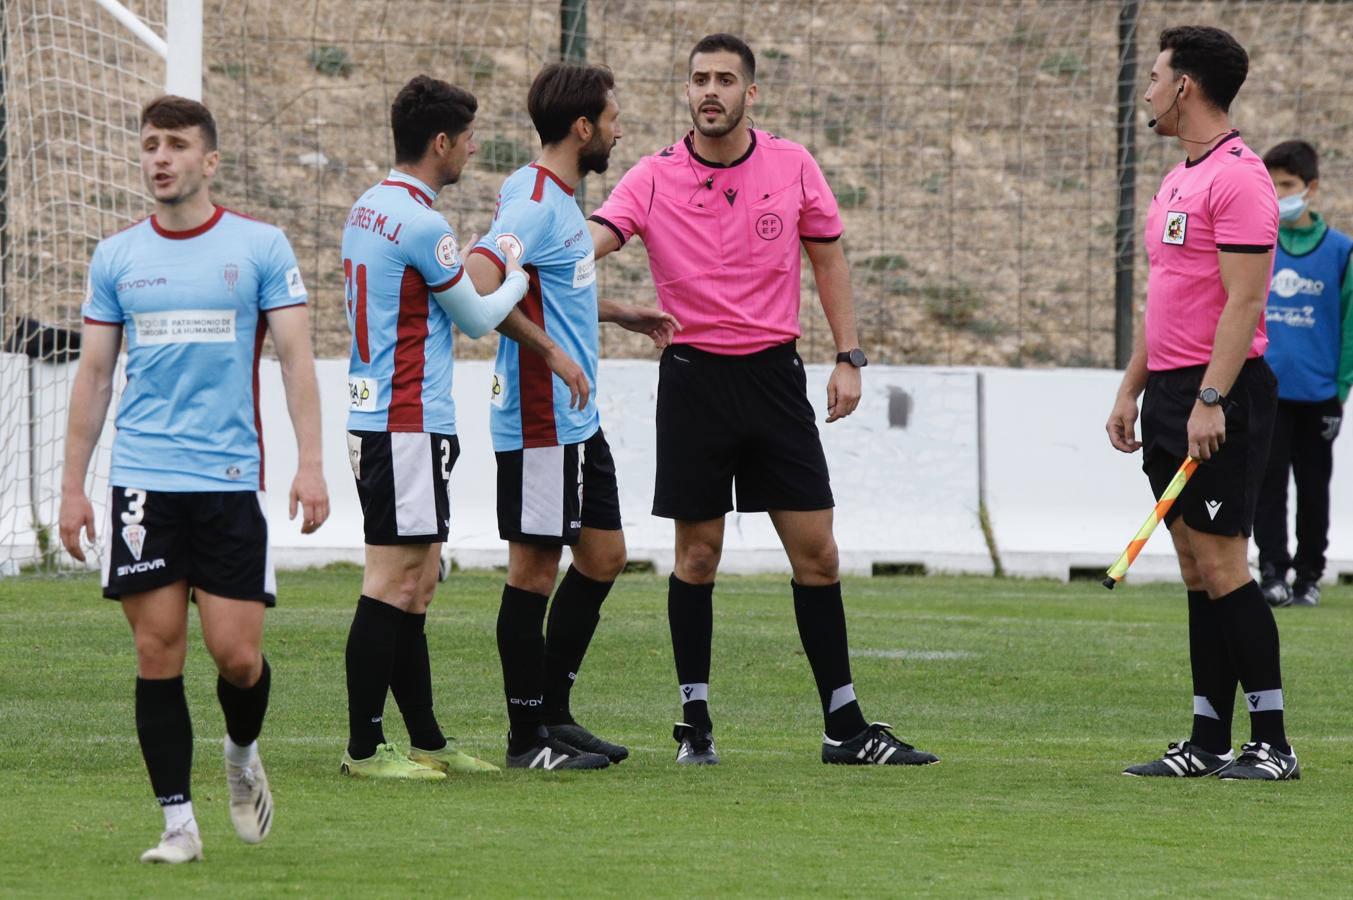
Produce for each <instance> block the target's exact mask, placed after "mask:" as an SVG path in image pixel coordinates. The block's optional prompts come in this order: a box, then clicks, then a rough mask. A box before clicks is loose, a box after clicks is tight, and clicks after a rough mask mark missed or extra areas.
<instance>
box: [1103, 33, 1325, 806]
mask: <svg viewBox="0 0 1353 900" xmlns="http://www.w3.org/2000/svg"><path fill="white" fill-rule="evenodd" d="M1248 70H1249V57H1248V56H1247V55H1246V53H1245V49H1244V48H1243V47H1241V46H1240V44H1238V43H1237V42H1236V40H1235V38H1233V37H1231V35H1229V34H1227V33H1226V32H1224V31H1221V30H1219V29H1216V28H1202V27H1195V26H1183V27H1179V28H1170V29H1167V30H1165V31H1164V32H1162V33H1161V36H1160V55H1159V56H1158V57H1157V58H1156V62H1155V65H1154V66H1152V68H1151V84H1150V86H1149V87H1148V88H1147V90H1146V98H1145V99H1146V103H1147V105H1148V106H1150V108H1151V115H1152V116H1153V118H1152V120H1151V126H1152V127H1153V128H1154V129H1155V131H1156V133H1157V134H1159V135H1162V136H1164V137H1173V138H1175V139H1176V140H1177V141H1179V144H1180V146H1181V148H1182V149H1183V150H1184V152H1185V153H1186V154H1187V156H1188V158H1187V159H1186V160H1184V161H1183V162H1180V163H1179V165H1177V166H1175V167H1174V168H1173V169H1171V170H1170V172H1169V174H1167V175H1166V176H1165V180H1164V181H1163V182H1161V186H1160V190H1159V191H1158V192H1157V193H1156V196H1155V197H1154V198H1152V200H1151V209H1150V212H1149V213H1148V214H1147V217H1146V236H1145V240H1146V253H1147V258H1148V260H1149V261H1150V264H1151V275H1150V280H1149V281H1148V282H1147V288H1146V327H1145V329H1144V334H1143V332H1142V331H1139V332H1138V334H1139V335H1140V337H1139V339H1138V341H1137V346H1136V347H1135V349H1134V351H1133V354H1132V359H1131V361H1130V362H1129V363H1128V367H1127V372H1126V373H1124V375H1123V382H1122V386H1121V387H1120V388H1119V391H1118V398H1117V400H1116V402H1115V403H1114V407H1113V412H1112V414H1111V415H1110V416H1109V421H1108V425H1107V428H1108V432H1109V441H1110V442H1111V443H1112V444H1113V446H1114V447H1116V448H1117V449H1119V450H1121V451H1123V452H1124V453H1132V452H1134V451H1135V450H1137V449H1139V448H1141V449H1142V469H1143V470H1145V472H1146V474H1147V477H1148V478H1149V479H1150V481H1151V488H1152V490H1153V491H1154V492H1155V494H1156V496H1157V497H1159V496H1160V495H1161V493H1162V492H1163V491H1164V490H1165V486H1166V485H1167V484H1168V483H1169V481H1170V479H1171V478H1172V476H1173V475H1174V472H1175V470H1176V469H1177V468H1178V467H1179V465H1180V464H1181V463H1182V462H1183V460H1184V458H1185V457H1186V456H1188V457H1193V458H1194V459H1197V460H1200V462H1199V465H1198V470H1197V472H1196V473H1195V474H1194V476H1193V479H1192V480H1191V481H1190V482H1189V484H1188V486H1187V487H1186V488H1185V489H1184V492H1183V493H1182V494H1180V495H1179V499H1178V500H1177V501H1176V502H1175V504H1174V506H1173V507H1172V508H1171V510H1170V514H1169V515H1168V516H1166V520H1165V521H1166V524H1167V525H1168V526H1169V528H1170V535H1171V537H1173V538H1174V545H1175V551H1176V552H1177V553H1178V555H1179V570H1180V573H1181V574H1182V575H1183V577H1184V584H1185V586H1186V587H1187V588H1188V601H1189V656H1190V659H1191V662H1192V665H1193V732H1192V734H1191V735H1190V736H1189V738H1188V740H1184V741H1180V742H1179V743H1172V744H1170V746H1169V748H1168V749H1167V750H1166V751H1165V754H1164V755H1163V756H1162V757H1161V758H1160V759H1156V760H1152V761H1150V762H1147V763H1142V764H1141V765H1135V766H1130V767H1128V768H1127V769H1126V770H1125V771H1124V774H1127V775H1159V776H1166V777H1182V778H1194V777H1204V776H1208V775H1217V776H1219V777H1221V778H1246V779H1264V780H1270V781H1281V780H1287V779H1295V778H1299V777H1301V769H1300V767H1299V766H1298V765H1297V757H1296V754H1295V753H1294V752H1293V751H1292V748H1291V746H1290V745H1289V744H1288V743H1287V734H1286V732H1285V731H1284V728H1283V691H1282V674H1281V668H1280V665H1279V659H1278V626H1277V624H1276V623H1275V622H1274V619H1273V613H1272V611H1271V610H1270V609H1269V607H1268V604H1267V603H1266V602H1265V601H1264V596H1263V594H1262V592H1261V591H1260V589H1259V585H1258V584H1256V583H1255V581H1254V579H1253V578H1252V577H1251V575H1250V568H1249V564H1248V562H1247V560H1246V552H1247V550H1248V547H1249V535H1250V530H1251V527H1252V526H1253V523H1254V510H1255V504H1256V502H1257V499H1258V495H1259V487H1260V484H1261V483H1262V481H1263V478H1264V467H1265V463H1266V461H1267V459H1268V449H1269V441H1270V439H1271V437H1272V433H1273V421H1274V415H1275V412H1276V410H1277V402H1278V393H1277V384H1278V382H1277V379H1276V378H1274V376H1273V372H1272V370H1271V369H1269V367H1268V364H1267V363H1265V362H1264V355H1263V354H1264V348H1265V347H1266V346H1267V345H1268V338H1267V336H1266V335H1265V331H1264V320H1263V311H1264V305H1265V302H1266V301H1267V299H1268V286H1269V278H1270V276H1271V274H1272V269H1273V247H1274V243H1275V242H1276V240H1277V236H1278V202H1277V197H1276V196H1275V194H1274V191H1273V182H1272V181H1271V180H1270V179H1269V177H1268V171H1267V170H1266V169H1265V168H1264V163H1263V161H1262V160H1260V158H1259V157H1258V156H1256V155H1255V154H1254V153H1253V152H1252V151H1251V150H1250V148H1249V147H1247V146H1245V143H1244V141H1242V140H1241V138H1240V132H1238V131H1236V130H1235V129H1233V128H1232V127H1231V122H1230V116H1229V114H1228V110H1229V109H1230V106H1231V101H1232V99H1234V98H1235V95H1236V92H1237V91H1239V90H1240V86H1241V84H1243V83H1244V81H1245V76H1246V74H1247V72H1248ZM1143 390H1145V391H1146V398H1145V400H1144V401H1143V404H1142V412H1141V417H1142V440H1141V442H1138V441H1137V440H1136V439H1135V437H1134V426H1135V423H1136V421H1137V398H1138V396H1139V395H1141V393H1142V391H1143ZM1237 682H1239V684H1240V686H1241V687H1243V688H1244V691H1245V693H1244V697H1245V707H1246V709H1247V710H1248V712H1249V714H1250V735H1251V737H1250V741H1249V743H1246V744H1245V745H1244V746H1243V747H1242V748H1241V753H1240V755H1239V757H1237V756H1236V755H1235V754H1234V753H1232V751H1231V713H1232V709H1233V708H1234V706H1235V697H1236V684H1237Z"/></svg>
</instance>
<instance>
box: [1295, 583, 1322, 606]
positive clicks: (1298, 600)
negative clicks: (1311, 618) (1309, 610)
mask: <svg viewBox="0 0 1353 900" xmlns="http://www.w3.org/2000/svg"><path fill="white" fill-rule="evenodd" d="M1292 605H1293V606H1319V605H1320V585H1318V584H1316V583H1315V582H1314V581H1302V580H1300V579H1298V580H1297V582H1296V583H1295V584H1293V585H1292Z"/></svg>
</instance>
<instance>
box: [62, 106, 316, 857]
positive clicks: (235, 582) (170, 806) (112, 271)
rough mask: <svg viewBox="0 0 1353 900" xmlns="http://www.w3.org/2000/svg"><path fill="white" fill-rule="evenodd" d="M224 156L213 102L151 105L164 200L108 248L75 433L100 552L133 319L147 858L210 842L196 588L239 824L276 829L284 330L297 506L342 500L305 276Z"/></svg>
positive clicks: (111, 587)
mask: <svg viewBox="0 0 1353 900" xmlns="http://www.w3.org/2000/svg"><path fill="white" fill-rule="evenodd" d="M219 160H220V155H219V154H218V153H217V150H216V123H215V122H214V120H213V119H212V116H211V113H210V112H209V111H208V110H207V108H206V107H205V106H203V105H202V104H201V103H198V102H197V101H195V100H188V99H185V98H182V97H173V96H166V97H160V98H158V99H156V100H153V101H151V102H150V103H149V104H148V105H147V106H146V107H145V109H144V110H143V111H142V114H141V171H142V174H143V175H144V177H145V181H146V188H147V190H149V191H150V192H151V194H152V196H153V197H154V199H155V212H154V214H153V215H152V216H150V218H148V219H143V220H142V221H140V222H138V223H137V224H135V225H133V226H131V227H130V228H127V229H125V230H123V231H120V232H118V233H117V234H115V235H113V236H111V237H109V238H106V239H104V240H103V241H101V242H100V243H99V245H98V247H97V248H96V249H95V250H94V258H93V260H92V261H91V262H90V266H89V292H88V296H87V298H86V299H85V303H84V308H83V313H84V321H85V326H84V331H83V335H82V343H81V351H82V355H81V359H80V368H79V370H78V372H77V374H76V376H75V383H74V385H73V387H72V390H71V400H70V421H69V426H68V430H67V435H66V450H65V470H64V472H63V477H62V485H61V522H60V529H61V540H62V543H63V544H64V545H65V547H66V549H67V550H68V551H69V552H70V554H71V555H72V556H73V557H75V558H76V559H78V560H81V561H83V560H84V558H85V556H84V549H83V547H82V546H81V542H80V535H81V532H82V531H83V532H85V533H86V534H87V535H88V537H89V540H90V541H93V540H95V536H96V535H95V526H94V510H93V507H92V506H91V505H90V502H89V498H88V497H87V496H86V495H85V487H84V485H85V478H86V474H87V472H88V469H89V459H90V456H91V455H92V453H93V450H94V446H95V444H96V443H97V442H98V438H99V432H100V431H102V429H103V422H104V417H105V415H106V414H107V411H108V404H109V401H110V399H111V397H112V388H113V373H114V371H115V370H116V367H117V359H118V350H119V349H120V347H121V343H122V337H123V333H124V332H125V334H126V337H127V383H126V386H125V387H124V389H123V393H122V400H121V402H120V403H119V405H118V411H117V419H116V423H117V435H116V437H115V438H114V440H113V467H112V472H111V474H110V478H109V481H110V484H111V488H110V490H109V501H108V517H107V519H106V521H105V524H104V525H103V536H104V541H105V549H104V554H103V594H104V596H105V597H108V598H110V599H114V600H120V601H121V603H122V611H123V613H124V614H125V615H126V617H127V621H128V622H129V623H130V624H131V628H132V636H133V639H134V641H135V643H136V662H137V679H136V733H137V737H138V738H139V739H140V743H141V753H142V755H143V756H144V757H145V761H146V769H147V770H148V772H149V774H150V783H151V786H152V788H153V789H154V791H155V794H156V797H157V799H158V800H159V802H160V805H161V807H162V809H163V811H164V817H165V830H164V834H163V835H162V836H161V838H160V843H159V845H158V846H156V847H152V848H151V849H149V850H147V851H146V852H145V853H144V854H142V855H141V861H142V862H161V863H181V862H190V861H192V860H195V859H201V858H202V840H201V837H200V834H199V831H198V826H197V822H196V820H195V818H194V816H193V805H192V797H191V793H190V791H189V775H190V769H191V766H192V753H193V732H192V724H191V721H190V720H189V716H188V704H187V701H186V700H185V699H184V693H183V663H184V658H185V655H186V653H187V630H188V599H189V592H190V591H191V593H192V599H193V600H195V601H196V602H197V606H198V612H199V614H200V617H201V620H202V637H203V641H204V643H205V644H206V645H207V650H208V651H209V652H210V653H211V655H212V658H213V659H214V660H215V662H216V668H217V671H218V673H219V675H218V677H217V682H216V694H217V697H218V698H219V700H220V702H221V709H222V711H223V712H224V713H225V724H226V739H225V768H226V780H227V785H228V789H229V794H230V813H231V818H232V820H233V821H234V825H235V831H236V833H237V834H238V835H239V837H240V838H241V839H242V840H244V841H246V842H248V843H257V842H259V841H261V840H263V838H265V837H266V836H267V835H268V832H269V830H270V828H271V827H272V816H273V804H272V794H271V792H270V791H269V790H268V779H267V775H266V773H265V772H264V769H263V764H262V762H261V761H260V759H259V756H258V735H259V733H260V731H261V730H262V727H263V716H264V713H265V712H266V711H267V708H268V692H269V685H270V682H271V676H270V673H269V669H268V663H267V660H266V659H264V658H263V655H262V653H261V652H260V644H261V640H262V636H263V612H264V609H265V608H266V607H269V606H272V605H273V604H274V602H275V599H276V598H275V593H276V590H277V589H276V586H275V582H274V578H273V569H272V560H271V557H270V555H269V553H268V522H267V517H266V513H265V508H266V507H265V504H264V498H263V435H262V433H261V425H260V423H261V419H260V414H259V387H258V364H259V357H260V354H261V351H262V347H263V336H264V333H265V332H267V331H271V332H272V335H273V343H274V345H275V346H276V349H277V356H278V359H279V360H280V361H281V364H282V382H283V385H284V387H285V389H286V395H287V406H288V409H289V410H290V413H291V421H292V425H293V426H294V428H295V431H296V442H297V450H298V458H299V468H298V470H297V473H296V478H295V480H294V481H293V483H292V485H291V516H292V518H295V516H296V511H297V506H298V505H299V506H300V507H301V509H302V511H303V514H304V520H303V525H302V528H301V530H302V532H304V533H306V534H309V533H310V532H312V531H314V530H315V529H316V528H318V527H319V526H320V525H321V524H323V522H324V520H325V519H326V518H327V517H328V515H329V497H328V491H327V489H326V487H325V484H324V476H323V474H322V467H321V459H320V414H319V392H318V388H317V386H316V383H315V364H314V357H313V355H312V353H311V348H310V328H309V314H308V313H307V311H306V291H305V285H304V283H303V282H302V281H301V273H300V269H299V268H298V267H297V265H296V257H295V255H294V254H293V253H292V252H291V247H290V245H289V244H288V243H287V239H286V236H285V235H284V234H282V232H281V231H280V230H279V229H277V228H274V227H273V226H271V225H266V224H264V223H262V222H258V221H255V220H253V219H250V218H249V217H247V216H243V215H240V214H239V213H236V212H232V211H230V210H227V209H224V208H223V207H220V206H216V205H215V204H214V203H212V200H211V196H210V193H209V190H208V183H209V181H210V180H211V176H212V175H213V174H214V173H215V172H216V167H217V164H218V162H219Z"/></svg>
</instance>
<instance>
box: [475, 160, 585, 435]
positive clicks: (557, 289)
mask: <svg viewBox="0 0 1353 900" xmlns="http://www.w3.org/2000/svg"><path fill="white" fill-rule="evenodd" d="M499 238H506V239H507V241H508V243H510V244H512V245H514V246H515V247H518V248H520V251H521V252H520V254H519V256H520V259H521V262H522V268H524V269H525V270H526V274H527V277H528V279H529V281H530V286H529V287H528V288H527V290H526V296H525V297H523V298H522V301H521V304H520V306H519V308H520V309H521V310H522V312H524V313H525V314H526V317H527V318H528V319H530V320H531V321H532V322H535V323H536V324H537V325H539V326H540V327H541V328H543V329H544V330H545V333H546V334H548V335H549V336H550V339H551V340H553V341H554V342H555V343H556V344H558V345H559V347H560V348H561V349H562V350H563V351H564V352H565V353H567V354H568V355H569V356H571V357H572V358H573V359H574V360H575V361H576V362H577V363H578V365H580V366H582V369H583V372H584V373H586V375H587V380H588V381H589V382H590V383H591V384H592V386H593V396H592V399H590V400H589V401H588V403H587V406H585V407H583V408H582V409H580V410H579V409H570V408H569V392H568V385H566V384H565V383H564V381H563V379H561V378H559V377H558V376H556V375H555V374H554V373H553V372H551V371H550V369H549V367H548V366H547V365H545V360H544V359H543V358H542V357H540V356H539V355H538V354H536V353H534V352H532V351H530V350H526V351H523V350H522V348H521V346H520V345H519V344H518V343H517V342H516V341H513V340H510V339H509V338H506V337H502V338H500V339H499V341H498V358H497V360H496V361H495V363H494V374H493V394H492V396H491V398H490V407H489V425H490V427H491V430H492V432H493V449H494V450H497V451H505V450H520V449H522V448H523V447H550V446H554V445H556V444H578V443H582V442H583V441H585V440H587V439H588V438H590V437H591V436H592V435H593V434H595V433H596V431H597V428H599V427H600V424H601V421H600V417H599V416H598V414H597V402H596V393H595V391H596V384H597V277H596V267H597V266H596V256H595V251H594V248H593V246H592V235H591V233H590V232H588V230H587V221H586V220H585V219H584V218H583V214H582V211H581V210H579V209H578V204H577V202H576V201H575V200H574V199H573V191H572V190H571V189H570V188H569V187H568V185H566V184H565V183H564V182H563V181H561V180H560V179H559V178H558V176H556V175H555V174H554V173H553V172H551V171H549V170H548V169H545V168H542V167H541V166H539V165H537V164H536V163H531V164H530V165H528V166H524V167H522V168H520V169H518V170H517V171H515V172H513V173H512V174H511V175H509V176H508V178H507V180H506V181H504V182H503V187H502V189H501V191H500V192H499V194H498V210H497V212H496V213H495V214H494V217H493V226H492V227H491V228H490V229H489V233H488V234H487V235H486V236H485V237H484V238H483V239H482V240H481V241H480V242H479V243H478V244H477V245H476V246H475V249H474V252H475V253H483V254H486V255H487V256H489V257H490V258H491V259H493V260H494V261H495V262H496V263H497V264H498V265H499V267H502V265H503V255H502V251H501V250H500V249H499V248H498V246H497V243H498V239H499Z"/></svg>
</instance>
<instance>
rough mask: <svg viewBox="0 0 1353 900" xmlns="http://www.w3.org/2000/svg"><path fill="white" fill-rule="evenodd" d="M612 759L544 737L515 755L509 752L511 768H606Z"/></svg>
mask: <svg viewBox="0 0 1353 900" xmlns="http://www.w3.org/2000/svg"><path fill="white" fill-rule="evenodd" d="M610 764H611V761H610V760H609V759H607V758H606V757H604V756H602V755H601V754H600V753H585V752H583V751H582V750H579V749H578V748H576V747H570V746H569V745H568V744H565V743H564V742H563V741H560V740H556V739H555V738H550V737H542V738H541V739H540V740H539V741H538V742H537V743H536V744H535V745H534V746H533V747H531V748H530V749H529V750H526V751H525V752H523V753H518V754H516V755H515V756H514V755H513V754H512V753H511V752H509V753H508V754H507V767H508V768H509V769H545V770H546V771H551V772H557V771H559V770H560V769H604V768H606V767H607V766H609V765H610Z"/></svg>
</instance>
